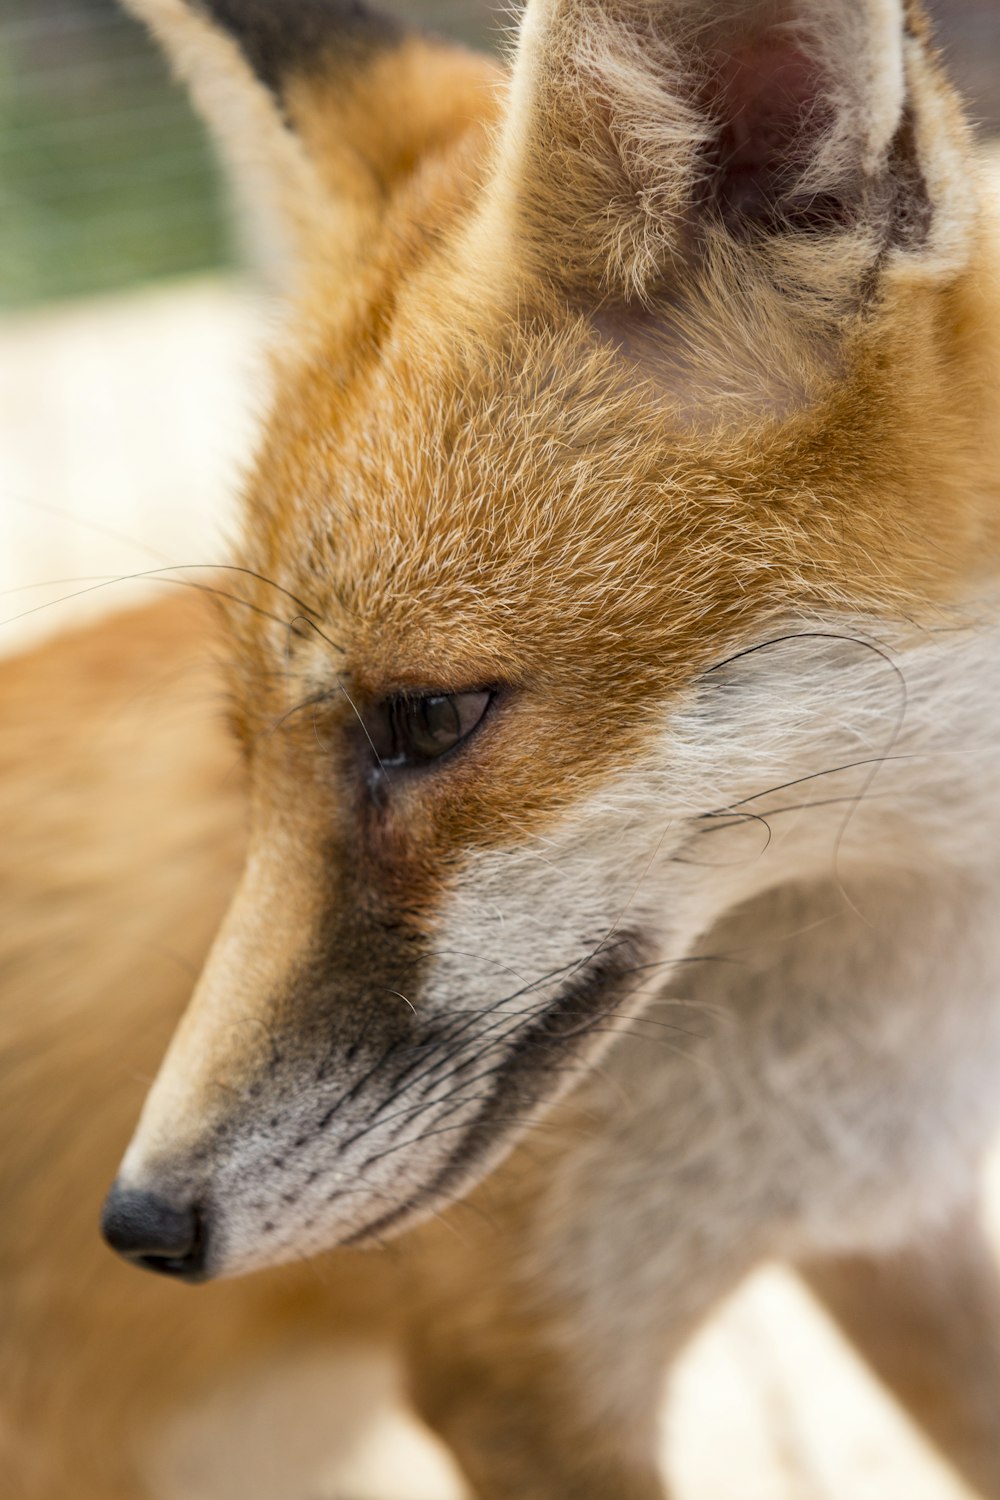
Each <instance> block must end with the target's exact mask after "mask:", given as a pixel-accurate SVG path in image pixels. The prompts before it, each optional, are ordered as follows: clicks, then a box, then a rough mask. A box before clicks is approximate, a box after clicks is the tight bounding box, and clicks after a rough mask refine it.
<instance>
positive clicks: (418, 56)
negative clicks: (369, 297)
mask: <svg viewBox="0 0 1000 1500" xmlns="http://www.w3.org/2000/svg"><path fill="white" fill-rule="evenodd" d="M123 3H124V4H125V5H126V7H127V8H128V9H130V10H131V11H133V12H134V13H135V14H136V15H137V16H139V17H140V18H141V19H142V20H144V21H145V22H146V23H147V24H148V25H149V27H150V28H151V30H152V31H153V32H154V33H155V35H156V36H157V38H158V39H159V41H160V42H161V43H162V45H163V48H164V50H165V51H166V53H167V54H168V56H169V57H170V59H171V61H172V62H173V65H174V67H175V68H176V70H177V72H178V73H179V74H180V75H181V77H182V78H183V79H184V80H185V81H186V82H187V83H188V84H189V86H190V89H191V92H192V96H193V98H194V101H195V104H196V105H197V107H198V108H199V109H200V111H201V113H202V114H203V115H204V116H205V118H206V120H207V122H208V124H209V126H210V127H211V129H212V131H213V133H214V135H215V137H216V139H217V141H218V143H219V145H220V147H221V149H222V152H223V155H224V157H225V158H226V160H227V163H228V165H229V166H230V168H231V171H232V174H233V177H234V181H235V186H236V188H237V190H238V194H239V196H240V197H241V198H242V199H243V201H244V203H245V204H246V205H247V206H248V207H249V208H250V210H251V212H252V213H253V216H254V218H255V220H256V222H257V224H258V225H263V226H264V229H265V232H266V234H267V235H268V237H270V238H273V237H274V236H275V233H276V231H277V232H278V233H279V234H280V236H281V239H282V242H283V243H282V248H283V250H287V251H290V252H291V259H292V260H296V259H298V260H301V258H302V257H303V256H309V255H311V254H312V253H314V252H315V253H316V254H317V255H319V256H321V258H322V260H323V262H324V264H325V265H326V266H328V267H329V266H332V267H333V268H334V269H337V268H338V264H339V268H340V269H341V270H343V271H345V272H349V271H350V270H351V269H352V266H355V264H356V263H359V262H362V261H363V260H364V259H365V258H366V257H370V255H371V251H372V246H373V236H375V235H377V230H378V222H379V219H380V217H381V214H382V212H383V210H384V208H385V205H386V204H387V202H389V201H390V200H391V198H392V195H393V193H394V190H395V189H396V188H397V187H398V186H399V185H400V184H401V183H402V182H403V181H405V179H406V178H407V177H408V176H409V174H410V173H412V171H413V170H414V168H415V166H416V165H417V164H418V163H419V162H420V161H421V160H423V159H424V157H426V156H427V155H430V154H433V153H434V152H436V151H439V150H442V149H444V148H445V147H446V146H447V145H448V143H449V142H450V141H451V140H453V139H454V138H456V137H457V136H458V135H459V134H460V133H461V132H462V131H464V130H465V129H466V128H467V127H468V125H469V123H470V121H472V120H474V119H476V118H478V117H479V116H480V115H482V113H483V111H484V105H485V103H486V101H487V98H488V97H491V96H492V92H494V89H493V84H494V79H495V70H494V69H493V68H492V67H491V65H489V64H487V63H486V62H485V61H483V60H481V59H478V58H476V57H475V56H474V55H473V54H471V53H468V52H466V51H465V50H464V49H462V48H459V47H453V46H450V45H448V44H447V43H444V42H441V41H437V40H432V39H429V38H425V37H423V36H421V35H420V34H419V33H417V32H414V31H411V30H410V29H409V28H407V27H406V26H404V25H403V24H402V23H401V22H399V21H398V20H396V19H394V18H392V17H389V16H385V15H382V14H380V13H378V12H376V11H372V10H369V9H368V7H367V6H366V5H364V4H362V3H359V0H123ZM289 241H290V243H288V242H289Z"/></svg>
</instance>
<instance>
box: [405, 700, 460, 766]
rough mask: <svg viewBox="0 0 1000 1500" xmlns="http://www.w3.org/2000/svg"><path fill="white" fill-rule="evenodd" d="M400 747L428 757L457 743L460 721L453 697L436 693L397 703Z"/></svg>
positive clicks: (438, 753) (412, 753)
mask: <svg viewBox="0 0 1000 1500" xmlns="http://www.w3.org/2000/svg"><path fill="white" fill-rule="evenodd" d="M396 716H397V734H398V739H399V748H400V750H402V751H403V752H404V753H406V752H409V753H410V754H411V755H419V756H422V757H423V758H424V759H427V760H430V759H432V758H433V757H434V756H436V755H443V754H444V753H445V751H446V750H450V749H451V748H452V747H453V746H454V745H457V744H458V742H459V740H460V739H461V737H462V721H461V718H460V717H459V712H458V705H457V704H456V702H455V700H454V698H450V697H445V696H444V695H438V696H437V697H434V698H417V699H416V700H415V701H413V702H409V703H407V702H405V701H404V702H403V703H401V704H399V705H398V706H397V710H396Z"/></svg>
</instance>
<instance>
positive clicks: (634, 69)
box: [498, 0, 969, 313]
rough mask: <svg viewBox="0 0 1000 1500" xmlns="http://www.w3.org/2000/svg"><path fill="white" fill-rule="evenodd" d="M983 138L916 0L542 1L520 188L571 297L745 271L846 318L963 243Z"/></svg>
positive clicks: (524, 81)
mask: <svg viewBox="0 0 1000 1500" xmlns="http://www.w3.org/2000/svg"><path fill="white" fill-rule="evenodd" d="M966 149H967V145H966V139H965V132H964V126H963V123H962V120H961V114H960V111H959V110H958V108H957V106H956V105H955V102H954V100H953V98H952V96H951V94H950V91H949V89H948V86H947V84H946V83H945V81H944V80H943V78H942V77H941V75H940V73H939V70H938V68H937V64H936V61H935V58H934V55H933V49H932V46H931V42H930V37H929V33H928V29H927V26H926V23H925V21H924V18H923V16H922V15H921V13H920V11H919V8H918V6H917V5H916V4H904V0H529V7H528V14H527V17H526V22H525V26H524V30H523V33H522V40H521V46H520V49H519V52H518V56H517V59H516V64H515V82H514V88H513V93H512V105H511V112H510V116H509V119H508V124H507V131H506V136H505V141H504V154H503V159H502V164H501V175H502V178H503V182H502V185H501V189H500V192H499V194H498V196H500V197H502V199H503V201H504V205H505V212H506V213H507V215H508V216H509V218H510V219H511V220H512V221H516V223H517V232H518V235H519V237H520V243H521V245H522V247H523V253H524V255H525V257H526V258H527V260H528V262H529V263H530V264H531V268H532V269H534V270H537V271H538V273H539V274H540V275H542V276H545V277H548V278H550V279H551V278H553V277H554V278H555V279H557V280H558V281H559V282H560V283H561V285H562V286H563V287H564V288H565V289H567V290H568V291H570V292H571V293H574V294H580V293H583V294H585V295H586V296H588V297H590V298H593V299H595V300H598V301H601V300H607V299H612V300H614V299H623V300H624V301H626V302H629V301H637V302H639V303H644V304H645V305H647V306H649V305H651V304H652V303H654V302H655V301H656V299H657V298H658V297H661V296H663V295H665V294H667V295H669V293H670V291H671V289H673V288H676V287H678V286H681V285H683V284H685V283H687V284H690V282H691V279H692V276H694V277H699V276H700V277H701V278H702V279H703V278H704V275H705V274H706V268H712V273H713V274H720V273H721V272H722V269H723V268H724V266H726V265H728V266H729V267H730V270H731V271H733V267H738V270H735V271H733V274H735V275H737V276H739V277H745V276H747V275H751V276H753V275H757V274H759V275H760V276H761V277H762V278H764V279H766V280H767V281H768V282H769V284H770V285H771V286H779V287H781V288H782V289H783V290H784V291H786V292H787V293H788V294H789V295H793V296H795V297H796V298H797V299H798V300H799V302H800V303H807V302H811V303H812V305H813V306H814V307H816V308H822V309H824V310H825V311H827V312H838V313H839V312H844V311H849V310H853V309H855V308H856V307H857V305H858V302H859V300H860V299H862V298H863V297H864V296H865V294H866V291H870V289H871V285H872V279H873V276H875V275H876V274H877V272H878V271H879V269H881V268H884V267H885V266H886V265H887V264H888V261H889V259H890V258H891V257H892V255H893V253H894V252H899V254H901V255H906V254H909V255H910V256H916V255H918V254H919V255H921V256H925V257H928V258H933V256H934V254H936V253H938V252H940V251H941V250H942V248H943V247H944V248H945V249H947V246H948V245H950V246H951V248H952V249H954V248H955V246H956V244H957V242H958V240H959V239H960V238H961V234H960V232H956V219H961V218H962V216H963V213H964V212H965V211H966V210H967V208H968V201H969V200H968V192H967V188H965V187H964V185H963V182H962V163H963V160H964V156H965V152H966ZM939 223H940V225H941V231H940V234H938V235H937V242H936V241H935V235H936V231H937V229H938V225H939Z"/></svg>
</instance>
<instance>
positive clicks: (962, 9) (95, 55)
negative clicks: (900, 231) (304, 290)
mask: <svg viewBox="0 0 1000 1500" xmlns="http://www.w3.org/2000/svg"><path fill="white" fill-rule="evenodd" d="M273 3H274V4H275V5H276V6H280V5H282V4H292V3H294V0H273ZM0 4H2V11H0V308H13V307H23V306H25V305H27V304H31V303H37V302H43V301H49V300H51V299H54V298H61V297H69V296H78V295H81V294H83V293H89V292H99V291H108V290H112V289H118V288H125V287H129V286H132V285H135V284H136V283H139V282H145V281H149V280H153V279H157V278H161V277H174V276H180V275H184V274H186V273H189V272H196V271H203V270H208V269H213V268H218V267H223V266H226V265H228V264H231V263H232V262H233V261H234V259H235V255H234V248H233V243H232V234H231V229H230V223H229V217H228V215H227V212H226V199H225V193H224V191H223V188H222V185H221V183H220V181H219V178H218V174H217V171H216V167H215V163H214V159H213V156H212V152H211V149H210V147H209V146H208V144H207V143H206V140H205V137H204V134H203V132H202V130H201V127H200V126H199V124H198V122H197V120H196V119H195V117H194V115H193V113H192V111H191V109H190V106H189V105H188V103H187V100H186V97H185V95H184V93H183V90H182V89H181V88H180V87H179V86H178V85H176V84H175V83H173V82H172V81H171V79H170V78H169V76H168V74H167V70H166V67H165V66H164V63H163V61H162V58H161V57H160V55H159V53H158V52H157V50H156V48H155V47H154V46H153V44H152V43H151V42H150V40H149V38H148V37H147V36H146V34H145V32H144V30H143V29H142V27H140V26H139V25H138V24H137V23H136V22H135V21H133V20H132V19H131V18H130V17H129V16H127V15H126V14H125V13H124V12H123V11H122V10H121V9H120V8H119V7H118V5H117V3H116V0H0ZM390 8H391V9H395V10H396V11H397V12H399V13H401V14H404V15H406V16H407V17H408V18H411V19H412V20H414V21H415V22H417V23H419V24H425V25H430V26H432V27H433V28H435V29H437V30H439V31H441V32H443V33H446V34H449V35H452V36H455V37H458V38H460V39H462V40H464V41H468V42H472V43H476V44H485V45H490V44H495V43H496V42H497V41H498V39H499V36H500V27H501V25H503V24H505V23H509V20H510V17H511V14H512V11H513V10H514V9H515V7H514V6H513V5H511V4H503V3H497V4H494V3H491V0H409V3H407V0H397V3H396V4H395V5H390ZM933 8H934V10H935V11H936V13H937V14H938V18H939V20H940V21H941V22H942V24H943V29H944V34H945V40H946V42H947V43H948V44H949V51H950V53H951V56H952V59H953V63H954V66H955V70H956V72H957V74H958V76H959V78H960V80H961V81H962V82H963V83H964V84H965V86H966V90H967V92H968V93H969V95H970V96H971V99H972V105H973V110H974V113H975V114H976V116H977V117H978V118H979V119H980V120H986V121H988V122H990V123H993V124H994V125H1000V105H998V95H1000V84H998V83H997V79H998V78H1000V0H934V4H933Z"/></svg>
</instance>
